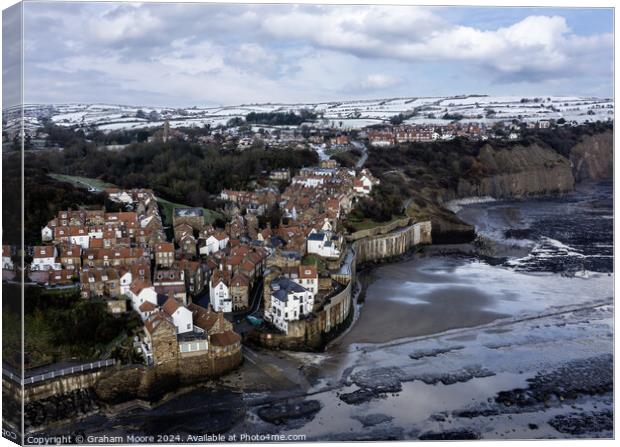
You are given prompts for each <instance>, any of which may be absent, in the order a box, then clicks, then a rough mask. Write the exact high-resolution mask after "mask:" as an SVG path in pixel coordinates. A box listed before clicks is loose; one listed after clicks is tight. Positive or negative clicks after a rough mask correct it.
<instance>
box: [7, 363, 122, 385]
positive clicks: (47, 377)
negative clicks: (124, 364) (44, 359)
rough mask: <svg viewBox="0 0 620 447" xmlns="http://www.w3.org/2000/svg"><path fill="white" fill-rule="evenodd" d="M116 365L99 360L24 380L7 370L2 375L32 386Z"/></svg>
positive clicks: (18, 382)
mask: <svg viewBox="0 0 620 447" xmlns="http://www.w3.org/2000/svg"><path fill="white" fill-rule="evenodd" d="M114 364H116V359H107V360H99V361H97V362H91V363H84V364H82V365H76V366H70V367H66V368H61V369H57V370H54V371H50V372H46V373H43V374H36V375H34V376H30V377H25V378H24V379H23V380H22V379H21V377H19V376H18V375H16V374H14V373H12V372H11V371H9V370H7V369H6V368H2V374H3V375H5V376H6V377H8V378H9V379H11V380H12V381H14V382H16V383H17V384H19V385H32V384H35V383H39V382H44V381H46V380H51V379H56V378H58V377H63V376H68V375H70V374H75V373H80V372H85V371H93V370H97V369H100V368H106V367H108V366H112V365H114Z"/></svg>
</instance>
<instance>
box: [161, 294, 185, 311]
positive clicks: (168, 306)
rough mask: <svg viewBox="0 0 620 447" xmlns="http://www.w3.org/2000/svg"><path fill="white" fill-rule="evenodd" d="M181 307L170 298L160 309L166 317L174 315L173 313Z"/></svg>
mask: <svg viewBox="0 0 620 447" xmlns="http://www.w3.org/2000/svg"><path fill="white" fill-rule="evenodd" d="M179 307H181V306H180V305H179V303H178V302H177V300H175V299H174V298H172V297H170V298H168V299H167V300H166V302H165V303H164V305H163V306H162V307H161V308H162V310H163V311H164V312H165V313H167V314H168V315H170V316H172V315H174V313H175V312H176V311H177V309H178V308H179Z"/></svg>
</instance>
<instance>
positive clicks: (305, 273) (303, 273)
mask: <svg viewBox="0 0 620 447" xmlns="http://www.w3.org/2000/svg"><path fill="white" fill-rule="evenodd" d="M293 281H295V282H296V283H297V284H299V285H300V286H302V287H304V288H305V289H307V290H308V291H309V292H310V293H312V295H316V294H317V293H318V292H319V274H318V271H317V268H316V266H315V265H300V266H299V274H298V275H297V278H293Z"/></svg>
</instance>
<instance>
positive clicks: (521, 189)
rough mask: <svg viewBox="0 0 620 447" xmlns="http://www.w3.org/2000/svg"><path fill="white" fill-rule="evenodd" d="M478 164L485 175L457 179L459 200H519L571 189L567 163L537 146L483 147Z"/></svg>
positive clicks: (571, 173)
mask: <svg viewBox="0 0 620 447" xmlns="http://www.w3.org/2000/svg"><path fill="white" fill-rule="evenodd" d="M478 162H479V163H480V165H481V167H482V169H483V172H485V173H486V175H484V176H480V177H475V178H461V179H459V183H458V187H457V195H459V196H460V197H471V196H491V197H495V198H498V199H506V198H522V197H527V196H533V195H541V194H558V193H564V192H568V191H571V190H572V189H573V187H574V185H575V179H574V176H573V172H572V168H571V163H570V161H569V160H568V159H567V158H565V157H563V156H562V155H560V154H558V153H557V152H555V151H553V150H552V149H549V148H545V147H541V146H539V145H532V146H516V147H514V148H510V149H501V150H496V149H494V148H493V147H492V146H491V145H490V144H487V145H485V146H484V147H482V148H481V149H480V155H479V156H478Z"/></svg>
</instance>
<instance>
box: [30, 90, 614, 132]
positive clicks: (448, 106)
mask: <svg viewBox="0 0 620 447" xmlns="http://www.w3.org/2000/svg"><path fill="white" fill-rule="evenodd" d="M301 109H308V110H311V111H313V112H316V113H317V114H318V115H319V116H321V117H322V119H321V120H320V122H319V123H320V124H326V125H329V124H332V123H333V124H335V125H336V126H339V127H342V128H361V127H364V126H368V125H372V124H381V123H386V122H389V119H390V117H393V116H395V115H398V114H403V117H404V119H405V121H404V122H405V123H429V124H432V123H435V124H443V123H446V122H449V121H451V120H452V119H454V118H455V117H456V118H460V119H461V121H463V122H468V121H475V122H485V123H487V124H489V123H493V122H496V121H506V120H513V119H515V120H519V121H538V120H541V119H556V120H557V119H559V118H564V119H565V120H566V121H576V122H578V123H583V122H586V121H597V120H601V121H607V120H610V119H613V113H614V104H613V101H612V100H611V99H604V98H592V97H579V96H570V97H568V96H566V97H563V96H548V97H521V96H484V95H470V96H454V97H411V98H390V99H373V100H357V101H342V102H325V103H308V104H243V105H237V106H227V107H208V108H202V107H192V108H182V109H179V108H165V107H157V108H152V107H140V106H126V105H114V104H58V105H37V104H31V105H28V106H26V107H25V116H26V118H27V127H31V126H32V127H36V126H37V123H39V122H40V120H41V118H42V117H48V118H51V119H52V120H53V121H54V122H55V123H56V124H58V125H61V126H78V127H90V126H94V127H97V128H99V129H100V130H104V131H105V130H114V129H131V128H140V127H154V126H161V125H162V124H163V122H164V121H165V120H168V121H169V122H170V125H171V126H172V127H190V126H203V125H205V124H210V125H211V126H217V125H219V124H226V122H227V121H228V120H230V119H231V118H234V117H242V118H243V117H245V115H247V114H248V113H250V112H288V111H290V110H292V111H298V110H301ZM139 111H141V112H139ZM152 112H156V113H154V114H152V116H150V117H149V116H148V115H149V114H151V113H152ZM446 115H447V116H446ZM444 117H445V119H444ZM341 123H342V124H341Z"/></svg>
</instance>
